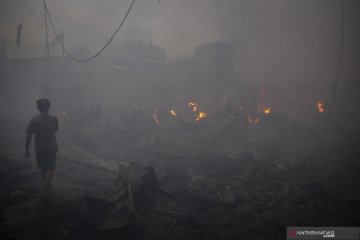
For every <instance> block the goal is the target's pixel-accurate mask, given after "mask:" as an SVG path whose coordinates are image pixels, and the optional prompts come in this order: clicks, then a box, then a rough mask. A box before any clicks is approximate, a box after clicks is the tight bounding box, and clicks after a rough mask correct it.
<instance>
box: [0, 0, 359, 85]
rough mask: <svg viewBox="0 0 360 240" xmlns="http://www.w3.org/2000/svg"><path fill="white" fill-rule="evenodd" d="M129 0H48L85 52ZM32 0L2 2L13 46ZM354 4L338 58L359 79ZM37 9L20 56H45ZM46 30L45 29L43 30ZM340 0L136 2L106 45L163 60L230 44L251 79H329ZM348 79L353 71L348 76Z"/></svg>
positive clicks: (350, 1)
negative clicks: (135, 43) (146, 45)
mask: <svg viewBox="0 0 360 240" xmlns="http://www.w3.org/2000/svg"><path fill="white" fill-rule="evenodd" d="M130 2H131V1H130V0H61V1H60V0H47V4H48V7H49V10H50V13H51V15H52V17H53V20H54V22H55V25H56V27H57V29H58V30H63V31H64V32H65V45H66V46H67V48H69V49H73V48H75V47H78V46H84V47H85V48H87V49H89V50H90V51H92V52H95V51H96V50H98V49H99V48H100V47H102V45H103V44H104V43H105V42H106V41H107V39H108V38H109V36H110V35H111V33H112V32H113V31H114V29H115V27H116V26H117V25H118V23H119V22H120V21H121V19H122V17H123V15H124V13H125V11H126V9H127V8H128V6H129V5H130ZM37 3H38V1H36V0H1V1H0V11H1V12H0V22H1V23H0V27H1V31H0V33H1V34H2V35H3V33H4V32H8V31H12V32H13V33H12V35H11V34H10V35H9V36H8V37H7V38H6V40H7V44H8V51H9V52H13V49H14V47H13V46H14V43H15V32H16V28H15V24H16V23H18V22H19V21H20V19H21V18H22V17H23V16H24V14H26V13H27V12H28V11H29V9H31V8H32V7H33V6H35V5H36V4H37ZM359 10H360V3H359V1H357V0H345V24H346V25H345V39H344V41H345V42H344V43H345V49H344V64H345V65H346V66H345V68H347V70H348V72H349V73H351V74H350V75H354V76H356V77H359V76H360V74H359V71H358V70H357V68H358V66H359V65H360V47H359V42H360V37H359V35H360V34H359V29H360V28H359V26H360V16H359V14H358V13H359ZM43 20H44V13H43V9H42V7H40V8H39V9H38V11H37V12H36V13H35V14H34V15H33V16H32V17H30V18H29V19H28V20H27V21H25V24H24V31H23V39H22V42H23V46H22V48H21V49H20V51H18V53H17V54H18V55H19V56H42V55H44V53H45V51H44V47H43V46H44V42H45V35H44V21H43ZM50 31H51V30H50ZM340 33H341V1H339V0H301V1H299V0H271V1H270V0H246V1H245V0H161V3H160V4H159V2H158V0H136V2H135V6H134V8H133V11H132V12H131V14H130V16H129V18H128V20H127V21H126V23H125V25H124V28H123V29H122V30H121V31H120V34H119V35H118V36H117V37H116V39H115V41H114V42H113V44H112V46H114V45H116V44H119V43H121V42H122V41H124V40H140V39H143V40H144V41H153V43H154V44H157V45H160V46H162V47H164V48H165V50H166V54H167V57H168V58H169V59H174V58H182V57H186V56H191V55H192V54H193V51H194V47H195V46H197V45H199V44H202V43H206V42H214V41H225V42H228V43H231V44H233V45H234V46H235V61H236V69H237V71H238V72H240V73H242V74H244V75H246V76H248V77H250V78H251V77H256V78H259V77H260V78H271V79H274V78H298V79H296V80H299V79H301V78H303V77H308V76H311V78H313V79H315V78H321V80H324V79H327V78H333V75H334V71H335V68H336V63H337V57H338V53H339V43H340ZM352 77H353V76H352Z"/></svg>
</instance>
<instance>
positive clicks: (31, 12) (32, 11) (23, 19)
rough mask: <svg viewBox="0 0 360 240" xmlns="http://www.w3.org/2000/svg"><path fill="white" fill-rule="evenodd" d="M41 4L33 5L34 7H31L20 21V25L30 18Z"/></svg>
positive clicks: (41, 2)
mask: <svg viewBox="0 0 360 240" xmlns="http://www.w3.org/2000/svg"><path fill="white" fill-rule="evenodd" d="M42 4H43V0H41V1H39V3H38V4H36V5H35V7H33V8H32V9H31V10H30V11H29V12H28V13H27V14H26V15H25V16H24V17H23V18H22V20H21V21H20V23H21V24H23V23H24V22H25V20H26V19H27V18H28V17H30V16H31V15H33V14H34V12H35V11H36V10H37V9H38V8H39V7H40V6H41V5H42Z"/></svg>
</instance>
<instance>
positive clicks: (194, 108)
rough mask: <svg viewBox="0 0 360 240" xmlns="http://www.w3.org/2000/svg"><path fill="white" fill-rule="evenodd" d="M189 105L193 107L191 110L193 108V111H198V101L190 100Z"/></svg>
mask: <svg viewBox="0 0 360 240" xmlns="http://www.w3.org/2000/svg"><path fill="white" fill-rule="evenodd" d="M188 105H189V108H191V110H192V111H193V112H196V111H197V109H198V105H197V103H196V102H189V104H188Z"/></svg>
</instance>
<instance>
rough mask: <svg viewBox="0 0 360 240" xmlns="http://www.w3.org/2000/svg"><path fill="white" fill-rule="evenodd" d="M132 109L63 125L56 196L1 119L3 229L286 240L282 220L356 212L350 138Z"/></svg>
mask: <svg viewBox="0 0 360 240" xmlns="http://www.w3.org/2000/svg"><path fill="white" fill-rule="evenodd" d="M134 119H140V120H134V121H126V119H125V120H124V119H123V120H122V121H119V122H117V123H115V124H113V125H112V126H105V127H89V126H86V127H74V126H71V124H69V126H67V127H65V129H64V130H63V131H62V132H60V134H59V135H58V138H59V142H60V149H61V150H60V153H59V158H58V162H57V170H56V176H55V179H54V188H55V191H56V193H57V201H56V203H54V204H44V203H43V202H42V200H41V197H40V196H41V179H40V175H39V173H38V171H37V170H36V169H35V168H34V167H29V166H28V165H29V163H28V162H26V161H25V160H23V154H22V153H23V138H24V136H23V133H22V132H21V131H18V130H16V129H21V126H15V124H14V123H9V122H3V124H2V129H1V131H2V134H4V135H6V136H7V138H6V139H4V140H2V141H3V144H2V145H3V146H5V147H4V148H3V149H2V154H1V161H0V164H1V175H0V181H1V185H2V188H1V192H0V194H1V201H0V204H1V205H0V206H1V234H2V239H216V240H219V239H283V238H284V236H285V231H286V226H356V225H358V223H359V222H360V194H359V191H358V189H359V188H360V178H359V172H360V171H359V170H360V163H359V161H358V159H359V156H360V150H359V149H360V148H359V146H360V142H359V140H358V138H356V137H354V136H352V137H350V135H343V134H332V135H331V137H327V138H324V137H323V136H322V132H321V130H318V129H319V128H317V127H316V126H314V127H305V126H303V125H301V124H299V123H296V122H292V121H290V120H288V119H286V118H285V117H284V116H277V115H272V116H270V117H268V118H264V119H261V121H260V123H257V124H249V123H248V122H247V121H246V119H245V120H242V121H240V119H242V118H241V117H234V118H229V119H226V120H225V119H224V118H220V117H213V118H209V119H205V120H203V121H200V122H189V121H185V120H179V119H178V120H171V119H170V120H168V121H167V122H162V123H161V124H154V123H153V122H151V121H148V122H150V123H147V122H146V121H147V119H146V121H144V122H146V123H145V124H144V122H142V120H141V119H142V118H141V117H140V118H134ZM354 135H355V136H356V134H354Z"/></svg>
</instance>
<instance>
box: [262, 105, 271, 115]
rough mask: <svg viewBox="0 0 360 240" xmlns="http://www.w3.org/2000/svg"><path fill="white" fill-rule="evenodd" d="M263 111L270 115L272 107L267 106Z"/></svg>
mask: <svg viewBox="0 0 360 240" xmlns="http://www.w3.org/2000/svg"><path fill="white" fill-rule="evenodd" d="M263 113H264V114H265V115H270V113H271V108H269V107H265V108H264V109H263Z"/></svg>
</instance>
